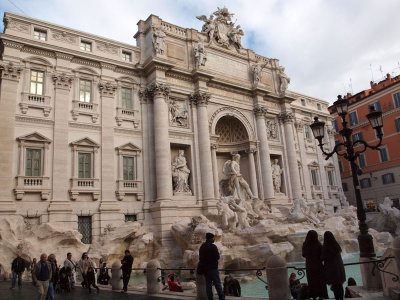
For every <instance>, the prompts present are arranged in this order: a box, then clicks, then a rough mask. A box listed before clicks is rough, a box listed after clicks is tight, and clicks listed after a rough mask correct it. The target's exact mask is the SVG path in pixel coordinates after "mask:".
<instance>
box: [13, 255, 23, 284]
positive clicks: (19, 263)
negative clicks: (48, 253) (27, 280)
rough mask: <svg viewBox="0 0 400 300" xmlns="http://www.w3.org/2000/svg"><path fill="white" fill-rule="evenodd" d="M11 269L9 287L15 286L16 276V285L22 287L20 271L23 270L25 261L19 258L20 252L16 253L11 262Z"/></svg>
mask: <svg viewBox="0 0 400 300" xmlns="http://www.w3.org/2000/svg"><path fill="white" fill-rule="evenodd" d="M11 271H12V275H13V277H12V283H11V289H13V288H15V282H16V281H17V277H18V287H19V288H21V287H22V281H21V279H22V273H24V271H25V261H24V260H23V259H22V258H21V253H17V257H16V258H15V259H14V260H13V262H12V264H11Z"/></svg>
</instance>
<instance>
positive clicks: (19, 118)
mask: <svg viewBox="0 0 400 300" xmlns="http://www.w3.org/2000/svg"><path fill="white" fill-rule="evenodd" d="M15 120H16V121H19V122H26V123H35V124H46V125H53V124H54V121H53V120H48V119H43V118H37V117H26V116H21V115H17V116H15Z"/></svg>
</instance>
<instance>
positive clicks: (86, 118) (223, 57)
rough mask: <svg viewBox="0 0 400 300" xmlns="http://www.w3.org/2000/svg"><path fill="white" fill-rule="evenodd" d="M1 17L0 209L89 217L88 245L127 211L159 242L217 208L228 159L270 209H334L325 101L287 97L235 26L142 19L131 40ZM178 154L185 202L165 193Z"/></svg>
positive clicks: (272, 65)
mask: <svg viewBox="0 0 400 300" xmlns="http://www.w3.org/2000/svg"><path fill="white" fill-rule="evenodd" d="M4 21H5V31H4V33H3V34H1V35H0V38H1V44H2V60H1V62H0V63H1V67H0V68H1V100H0V128H1V129H2V130H1V131H0V137H1V141H2V143H1V145H0V168H1V172H0V173H1V174H0V214H18V215H23V216H25V217H26V218H31V219H35V220H37V222H41V223H44V222H61V223H62V224H64V225H65V226H68V227H69V228H76V229H78V223H79V222H81V221H82V220H83V219H82V217H91V218H90V219H89V222H90V225H91V235H92V237H93V238H92V240H93V239H96V238H97V237H98V236H99V235H101V234H102V233H103V232H104V230H105V229H106V228H107V227H108V226H109V225H110V224H111V225H112V226H114V227H115V226H118V225H120V224H122V223H123V222H124V221H125V220H126V219H129V218H132V217H133V218H134V217H135V216H136V218H137V219H138V220H139V221H140V222H141V223H143V224H144V225H145V226H149V230H151V231H153V232H154V233H155V234H156V236H158V237H159V238H161V239H162V241H168V239H170V226H171V224H173V223H175V222H176V221H178V220H179V219H180V218H181V217H183V216H195V215H199V214H207V213H209V212H213V211H215V210H216V207H215V205H216V201H217V199H219V197H220V196H222V194H223V188H224V181H226V180H227V178H226V176H225V175H224V173H223V170H222V168H223V164H224V162H225V161H226V160H228V159H231V158H232V154H234V153H239V154H240V155H241V161H240V166H241V172H242V174H243V177H244V178H245V180H246V181H247V182H248V183H249V186H250V188H251V191H252V194H253V195H254V196H255V197H258V198H259V199H261V200H263V201H265V203H268V204H269V205H270V206H271V207H272V209H274V207H275V206H277V205H289V204H291V202H292V200H293V199H294V198H299V197H304V198H305V199H306V200H307V201H313V200H317V199H322V200H324V201H325V204H326V206H327V209H328V210H333V209H334V207H339V206H340V201H339V200H340V198H341V195H342V191H341V188H340V187H341V181H340V176H339V173H338V171H337V169H338V168H337V161H336V159H334V160H332V159H331V160H328V161H325V160H323V158H322V156H321V155H320V152H319V151H318V150H317V147H316V143H315V141H314V138H313V137H312V133H311V131H310V130H309V127H308V125H309V124H310V123H311V122H312V117H314V116H318V117H319V118H320V119H322V120H325V121H328V120H330V116H329V113H328V110H327V106H328V103H327V102H325V101H322V100H319V99H316V98H312V97H309V96H305V95H302V94H299V93H296V92H293V91H288V90H286V87H287V84H288V83H289V82H290V78H289V77H287V76H286V74H284V73H283V71H282V70H283V69H282V68H281V66H280V65H279V61H278V60H277V59H269V58H266V57H262V56H260V55H258V54H256V53H254V52H253V51H252V50H250V49H244V48H242V46H241V41H240V37H241V35H243V31H242V29H240V27H238V28H233V27H232V28H230V27H229V28H230V29H229V28H228V29H229V30H231V31H230V33H229V35H227V36H224V35H223V34H224V31H223V29H224V28H223V27H218V26H217V27H218V28H219V31H217V32H216V33H213V34H212V35H211V34H210V32H206V31H204V28H205V27H204V26H203V31H204V32H199V31H197V30H194V29H185V28H181V27H178V26H175V25H173V24H170V23H167V22H165V21H163V20H162V19H160V18H159V17H157V16H154V15H151V16H150V17H149V18H147V20H145V21H139V23H138V32H137V33H136V34H135V39H136V44H137V46H131V45H127V44H123V43H119V42H116V41H113V40H109V39H106V38H102V37H98V36H94V35H90V34H87V33H83V32H80V31H77V30H73V29H70V28H65V27H61V26H58V25H54V24H50V23H47V22H44V21H39V20H35V19H31V18H27V17H23V16H20V15H16V14H12V13H6V14H5V18H4ZM199 26H200V24H199ZM225 34H228V33H227V32H225ZM199 43H203V48H204V49H202V55H203V56H202V58H201V59H202V62H201V63H199V62H198V57H197V58H196V57H195V54H196V53H197V54H196V55H197V56H198V52H196V51H195V50H194V47H198V45H199ZM196 59H197V60H196ZM255 65H257V66H259V67H254V66H255ZM254 72H257V73H254ZM287 72H290V70H288V71H287ZM327 123H329V124H330V122H327ZM328 138H329V140H327V143H328V145H330V146H331V147H332V146H333V137H332V135H329V136H328ZM180 150H184V156H185V161H186V164H187V168H188V169H189V170H190V175H189V178H188V183H187V184H188V187H189V188H188V190H190V193H186V194H180V193H177V194H174V192H173V185H172V173H171V162H172V160H173V158H174V157H176V156H177V155H178V152H179V151H180ZM275 159H277V160H278V164H279V166H280V167H281V169H282V178H281V188H280V189H281V191H280V192H279V193H275V191H274V185H273V181H272V173H271V162H272V161H273V160H275ZM328 171H331V172H332V174H333V178H331V179H329V178H328V175H327V172H328ZM330 176H331V175H330ZM331 177H332V176H331ZM82 222H83V221H82ZM86 222H87V219H86ZM79 224H81V223H79ZM86 225H87V223H86ZM79 226H81V225H79ZM82 226H83V225H82ZM79 230H82V228H81V227H79Z"/></svg>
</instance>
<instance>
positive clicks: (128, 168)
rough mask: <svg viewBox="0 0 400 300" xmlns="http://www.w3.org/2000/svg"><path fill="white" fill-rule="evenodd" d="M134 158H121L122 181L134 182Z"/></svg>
mask: <svg viewBox="0 0 400 300" xmlns="http://www.w3.org/2000/svg"><path fill="white" fill-rule="evenodd" d="M134 166H135V164H134V158H133V157H129V156H124V157H123V176H124V180H135V172H134Z"/></svg>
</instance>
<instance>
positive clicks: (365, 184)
mask: <svg viewBox="0 0 400 300" xmlns="http://www.w3.org/2000/svg"><path fill="white" fill-rule="evenodd" d="M360 186H361V188H362V189H365V188H369V187H371V179H370V178H363V179H361V180H360Z"/></svg>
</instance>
